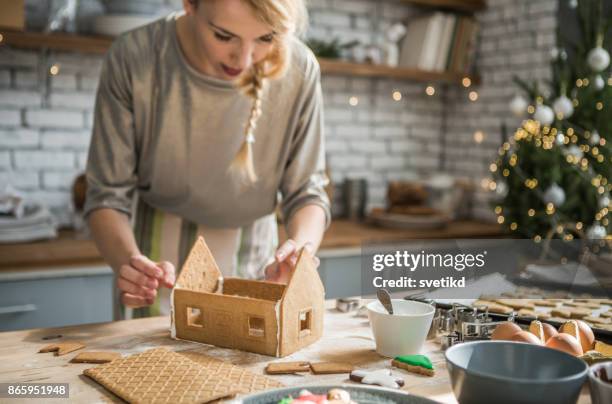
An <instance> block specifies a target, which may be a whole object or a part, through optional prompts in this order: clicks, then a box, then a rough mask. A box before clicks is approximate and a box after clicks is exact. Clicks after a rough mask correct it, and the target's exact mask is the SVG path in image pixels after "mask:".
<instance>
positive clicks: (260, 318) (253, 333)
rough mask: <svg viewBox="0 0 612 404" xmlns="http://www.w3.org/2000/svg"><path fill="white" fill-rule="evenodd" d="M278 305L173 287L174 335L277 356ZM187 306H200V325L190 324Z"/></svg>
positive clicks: (267, 301) (276, 303) (247, 298)
mask: <svg viewBox="0 0 612 404" xmlns="http://www.w3.org/2000/svg"><path fill="white" fill-rule="evenodd" d="M278 304H279V302H274V301H270V300H261V299H253V298H249V297H241V296H228V295H222V294H214V293H206V292H196V291H191V290H185V289H175V290H174V312H173V315H174V320H175V326H176V337H177V338H179V339H185V340H190V341H196V342H201V343H205V344H211V345H216V346H220V347H224V348H234V349H240V350H244V351H249V352H256V353H260V354H264V355H271V356H276V355H277V353H278V335H279V321H278V315H277V305H278ZM190 308H196V309H199V311H200V313H201V321H199V324H197V322H196V323H191V324H190V321H189V319H188V311H189V310H190Z"/></svg>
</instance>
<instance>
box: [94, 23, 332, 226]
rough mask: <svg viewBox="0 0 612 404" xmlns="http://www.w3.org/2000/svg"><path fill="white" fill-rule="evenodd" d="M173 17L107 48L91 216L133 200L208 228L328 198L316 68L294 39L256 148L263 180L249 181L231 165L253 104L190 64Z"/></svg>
mask: <svg viewBox="0 0 612 404" xmlns="http://www.w3.org/2000/svg"><path fill="white" fill-rule="evenodd" d="M176 17H177V14H171V15H169V16H168V17H166V18H163V19H160V20H158V21H155V22H153V23H151V24H149V25H146V26H144V27H141V28H138V29H136V30H134V31H131V32H129V33H126V34H124V35H122V36H121V37H120V38H119V39H117V40H116V41H115V42H114V44H113V45H112V47H111V49H110V50H109V52H108V54H107V55H106V59H105V62H104V65H103V69H102V74H101V77H100V84H99V87H98V94H97V98H96V107H95V121H94V128H93V136H92V142H91V146H90V149H89V158H88V162H87V185H88V191H87V200H86V206H85V213H86V214H88V213H90V212H91V211H93V210H95V209H98V208H104V207H106V208H113V209H117V210H119V211H122V212H125V213H127V214H131V207H132V198H133V196H134V192H135V191H137V192H138V194H139V197H140V198H142V199H143V200H144V201H145V202H146V203H147V204H149V205H151V206H153V207H154V208H157V209H160V210H163V211H165V212H168V213H172V214H175V215H178V216H181V217H183V218H185V219H187V220H190V221H193V222H195V223H199V224H202V225H206V226H210V227H218V228H237V227H240V226H246V225H250V224H252V223H253V222H254V221H255V220H256V219H258V218H260V217H262V216H265V215H267V214H270V213H272V212H273V211H274V209H275V207H276V205H277V201H278V199H277V195H278V194H280V196H281V199H280V200H281V209H282V212H283V216H284V218H285V220H287V221H288V220H289V219H290V218H291V216H292V215H293V214H294V213H295V211H296V210H298V209H299V208H301V207H303V206H305V205H308V204H316V205H319V206H321V207H322V208H323V209H324V210H325V212H326V216H327V222H328V223H329V220H330V214H329V200H328V198H327V196H326V194H325V191H324V189H323V187H324V185H325V184H326V182H327V177H326V176H325V172H324V170H325V154H324V139H323V109H322V107H323V105H322V95H321V87H320V80H319V78H320V71H319V65H318V63H317V61H316V58H315V57H314V55H313V54H312V53H311V52H310V50H308V48H307V47H306V46H305V45H304V44H302V43H301V42H299V41H297V40H296V41H294V42H293V46H292V61H291V66H290V67H289V68H288V70H287V73H286V75H285V76H284V77H282V78H281V79H278V80H267V81H266V83H265V85H264V93H263V99H262V101H263V102H262V111H263V114H262V116H261V117H260V119H259V121H258V125H257V128H256V130H255V138H256V141H255V144H254V145H253V146H254V148H253V152H254V162H255V170H256V173H257V175H258V177H259V180H258V182H257V183H256V184H255V185H254V186H251V187H247V188H246V189H245V188H244V187H242V186H241V185H240V184H239V183H238V182H237V181H236V180H235V179H234V178H233V177H232V175H231V174H229V173H228V167H229V165H230V163H231V161H232V160H233V158H234V156H235V155H236V153H237V151H238V149H239V148H240V146H241V144H242V141H243V136H244V126H245V125H246V122H247V119H248V115H249V109H250V107H251V100H250V99H249V98H248V97H246V96H245V95H244V94H242V92H241V91H240V90H238V89H237V88H235V87H234V86H233V84H232V83H231V82H228V81H224V80H220V79H216V78H212V77H209V76H206V75H203V74H201V73H199V72H198V71H196V70H195V69H194V68H193V67H192V66H190V65H189V64H188V62H187V60H186V59H185V57H184V55H183V54H182V51H181V49H180V47H179V43H178V38H177V35H176Z"/></svg>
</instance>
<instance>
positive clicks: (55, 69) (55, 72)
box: [49, 63, 60, 76]
mask: <svg viewBox="0 0 612 404" xmlns="http://www.w3.org/2000/svg"><path fill="white" fill-rule="evenodd" d="M59 71H60V67H59V65H58V64H57V63H54V64H52V65H51V67H49V74H50V75H52V76H57V75H58V74H59Z"/></svg>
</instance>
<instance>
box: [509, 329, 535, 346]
mask: <svg viewBox="0 0 612 404" xmlns="http://www.w3.org/2000/svg"><path fill="white" fill-rule="evenodd" d="M510 339H511V340H512V341H516V342H528V343H530V344H535V345H542V341H540V339H539V338H538V337H536V336H535V335H533V334H532V333H530V332H529V331H519V332H517V333H516V334H514V335H513V336H512V337H511V338H510Z"/></svg>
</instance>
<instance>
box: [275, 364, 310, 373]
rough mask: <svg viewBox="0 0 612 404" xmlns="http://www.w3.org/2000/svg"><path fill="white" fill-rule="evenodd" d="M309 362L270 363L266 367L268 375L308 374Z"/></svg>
mask: <svg viewBox="0 0 612 404" xmlns="http://www.w3.org/2000/svg"><path fill="white" fill-rule="evenodd" d="M309 370H310V362H272V363H268V366H266V373H267V374H269V375H282V374H289V373H296V372H308V371H309Z"/></svg>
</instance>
